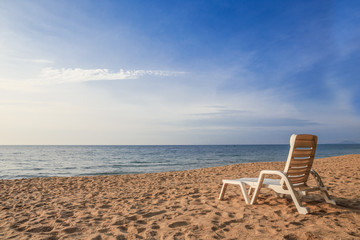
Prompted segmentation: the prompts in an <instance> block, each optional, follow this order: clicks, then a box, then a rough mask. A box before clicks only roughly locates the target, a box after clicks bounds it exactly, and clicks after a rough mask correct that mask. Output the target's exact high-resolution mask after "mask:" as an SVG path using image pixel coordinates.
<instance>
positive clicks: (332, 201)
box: [320, 189, 336, 205]
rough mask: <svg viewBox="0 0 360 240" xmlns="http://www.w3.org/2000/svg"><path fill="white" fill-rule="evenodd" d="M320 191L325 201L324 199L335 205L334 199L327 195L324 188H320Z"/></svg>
mask: <svg viewBox="0 0 360 240" xmlns="http://www.w3.org/2000/svg"><path fill="white" fill-rule="evenodd" d="M320 191H321V195H322V196H323V198H324V199H325V201H326V202H327V203H330V204H334V205H336V202H335V200H333V199H331V198H330V196H329V194H328V192H327V190H326V189H320Z"/></svg>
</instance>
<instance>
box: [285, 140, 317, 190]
mask: <svg viewBox="0 0 360 240" xmlns="http://www.w3.org/2000/svg"><path fill="white" fill-rule="evenodd" d="M316 145H317V136H315V135H310V134H301V135H296V134H293V135H292V136H291V138H290V151H289V155H288V159H287V161H286V165H285V169H284V173H285V174H286V175H287V176H288V178H289V180H290V181H291V183H292V184H293V186H294V187H306V186H307V184H306V182H307V180H308V178H309V174H310V171H311V167H312V165H313V162H314V158H315V152H316ZM283 186H284V185H283Z"/></svg>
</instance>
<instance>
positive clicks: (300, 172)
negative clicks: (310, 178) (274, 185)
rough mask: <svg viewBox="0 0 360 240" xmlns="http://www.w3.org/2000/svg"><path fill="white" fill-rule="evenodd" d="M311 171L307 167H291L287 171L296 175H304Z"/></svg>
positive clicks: (290, 174)
mask: <svg viewBox="0 0 360 240" xmlns="http://www.w3.org/2000/svg"><path fill="white" fill-rule="evenodd" d="M306 173H309V169H308V168H307V167H305V168H290V169H289V170H288V172H287V175H288V176H296V175H303V174H306Z"/></svg>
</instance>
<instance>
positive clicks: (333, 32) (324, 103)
mask: <svg viewBox="0 0 360 240" xmlns="http://www.w3.org/2000/svg"><path fill="white" fill-rule="evenodd" d="M359 12H360V2H359V1H356V0H355V1H351V0H349V1H340V0H339V1H331V0H324V1H322V0H319V1H277V0H274V1H265V0H264V1H261V0H259V1H245V0H244V1H242V0H238V1H226V0H224V1H220V0H218V1H213V0H208V1H201V0H199V1H192V0H181V1H176V0H175V1H156V0H155V1H146V0H143V1H140V0H129V1H125V0H119V1H115V0H114V1H110V0H102V1H98V0H96V1H95V0H78V1H72V0H63V1H48V0H32V1H26V0H11V1H10V0H0V132H1V138H0V144H2V145H12V144H15V145H20V144H29V145H37V144H41V145H42V144H46V145H53V144H60V145H63V144H64V145H85V144H89V145H133V144H136V145H172V144H179V145H182V144H185V145H186V144H287V143H288V142H289V139H290V135H291V134H293V133H296V134H301V133H309V134H315V135H318V137H319V143H343V142H356V143H360V94H359V92H360V14H359Z"/></svg>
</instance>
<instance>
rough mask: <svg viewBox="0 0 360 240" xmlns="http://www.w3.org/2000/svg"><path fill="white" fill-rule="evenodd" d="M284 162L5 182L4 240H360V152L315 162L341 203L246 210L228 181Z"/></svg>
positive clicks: (0, 210) (1, 207)
mask: <svg viewBox="0 0 360 240" xmlns="http://www.w3.org/2000/svg"><path fill="white" fill-rule="evenodd" d="M283 167H284V162H281V163H280V162H277V163H248V164H237V165H229V166H223V167H215V168H207V169H197V170H190V171H181V172H166V173H156V174H141V175H116V176H95V177H69V178H33V179H22V180H0V239H360V155H347V156H339V157H331V158H324V159H316V161H315V164H314V169H316V170H317V171H318V172H319V173H320V175H321V176H322V178H323V181H324V183H325V185H326V186H328V187H330V190H329V193H330V195H332V196H333V197H334V199H335V200H336V201H337V202H338V205H337V206H333V205H329V204H327V203H325V201H324V200H323V199H322V198H321V197H320V195H314V194H312V195H309V196H306V197H305V198H303V200H304V201H303V203H304V205H305V206H307V207H309V208H310V211H311V213H310V214H308V215H299V214H298V213H297V211H296V208H295V206H294V204H293V202H292V201H290V200H289V199H277V198H276V197H275V195H274V194H272V193H271V192H270V191H267V190H265V191H263V194H261V195H260V197H259V201H258V204H257V205H245V202H244V200H243V198H242V196H241V195H240V188H239V187H236V186H229V187H228V191H227V194H226V198H225V200H224V201H219V200H218V194H219V191H220V189H221V180H222V179H223V178H234V177H236V178H238V177H245V176H253V177H256V176H257V175H258V173H259V172H260V170H262V169H277V170H281V169H283Z"/></svg>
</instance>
